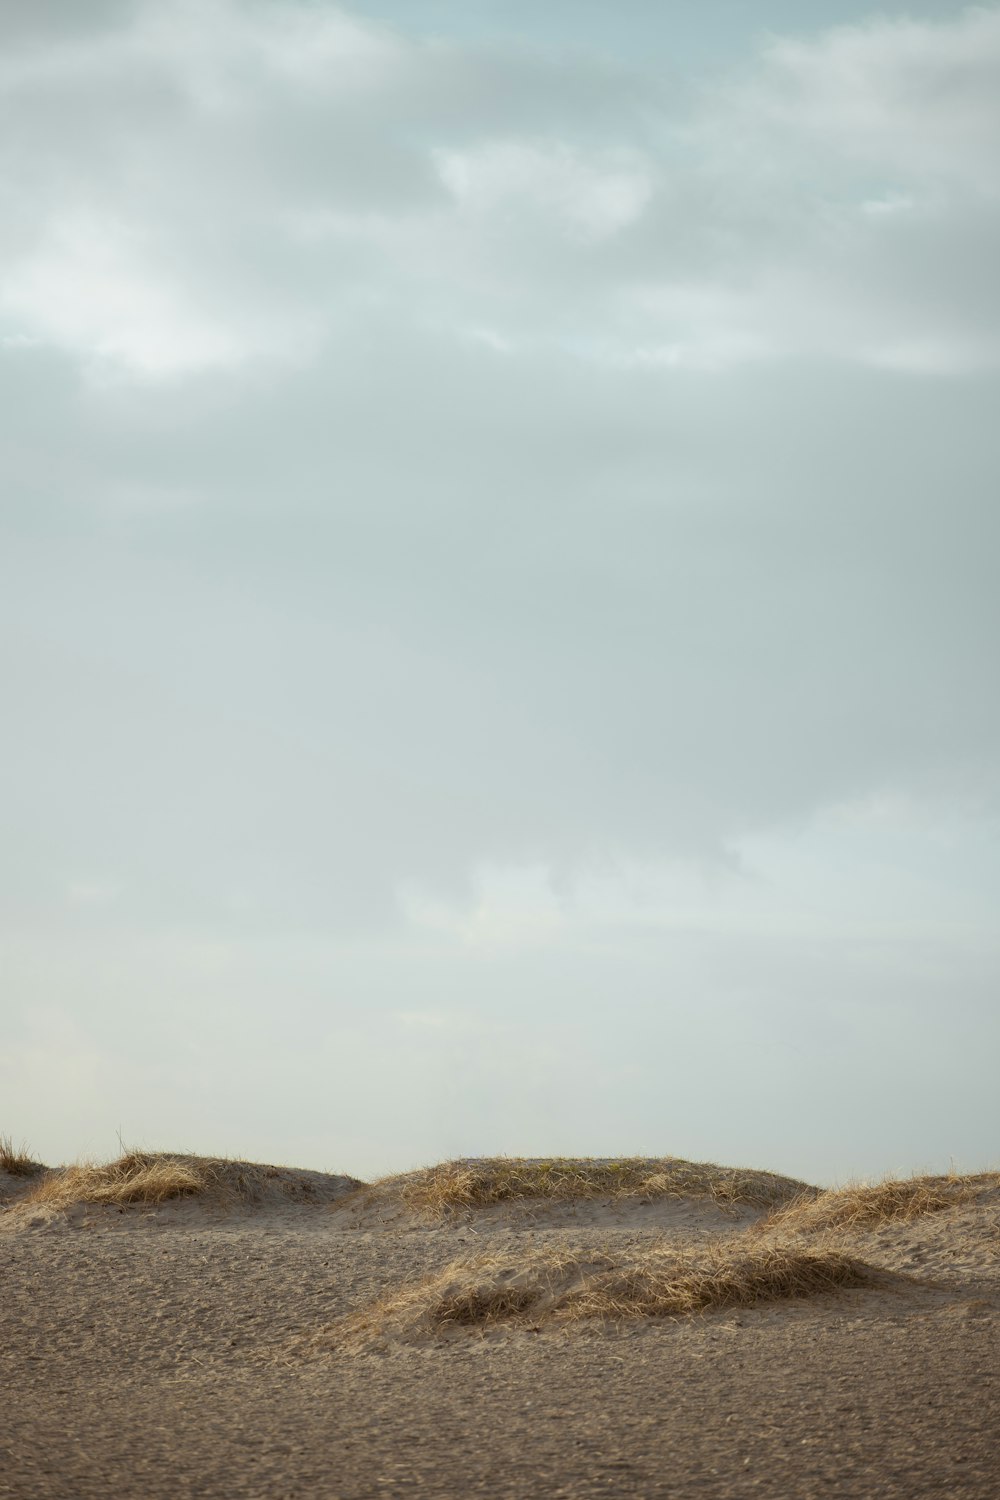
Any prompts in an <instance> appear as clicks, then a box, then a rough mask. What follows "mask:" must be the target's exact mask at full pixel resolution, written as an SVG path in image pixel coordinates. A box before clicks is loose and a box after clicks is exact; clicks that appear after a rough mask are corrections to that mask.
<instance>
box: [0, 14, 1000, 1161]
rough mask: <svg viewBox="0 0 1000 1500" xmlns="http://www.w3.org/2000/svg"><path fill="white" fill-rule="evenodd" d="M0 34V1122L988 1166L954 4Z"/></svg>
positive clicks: (992, 216) (973, 47) (988, 417)
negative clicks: (874, 10)
mask: <svg viewBox="0 0 1000 1500" xmlns="http://www.w3.org/2000/svg"><path fill="white" fill-rule="evenodd" d="M0 41H2V44H0V111H2V118H0V234H2V239H0V255H2V264H0V460H2V470H0V480H2V487H0V521H2V527H0V539H2V540H0V622H2V623H0V694H2V697H0V702H2V705H3V725H4V727H3V735H2V764H3V780H2V789H0V797H2V808H3V827H2V838H0V919H2V920H0V966H2V972H0V982H2V989H0V1011H2V1025H0V1101H2V1114H0V1131H9V1132H10V1133H11V1134H13V1135H14V1137H15V1139H17V1140H20V1138H21V1137H22V1136H23V1137H24V1138H26V1140H27V1141H28V1143H29V1145H30V1146H32V1147H33V1148H34V1150H35V1151H36V1152H37V1153H38V1154H40V1155H42V1156H43V1157H44V1158H46V1159H48V1160H65V1159H68V1158H71V1157H74V1156H76V1155H77V1154H79V1153H87V1152H91V1153H96V1154H98V1155H101V1156H108V1155H110V1154H113V1152H114V1151H115V1150H116V1149H117V1139H116V1132H117V1131H119V1130H120V1131H121V1133H122V1136H123V1138H124V1139H125V1140H126V1141H127V1142H129V1143H136V1144H140V1145H145V1146H148V1147H150V1148H153V1149H168V1148H178V1149H189V1150H195V1151H199V1152H225V1153H233V1154H241V1155H247V1156H250V1157H253V1158H256V1159H263V1160H282V1161H289V1162H293V1163H296V1164H298V1165H304V1166H314V1167H320V1168H328V1169H330V1170H337V1171H350V1172H355V1173H358V1174H361V1175H368V1174H374V1173H376V1172H380V1171H388V1170H392V1169H402V1168H405V1167H408V1166H413V1165H417V1164H419V1163H421V1162H426V1161H431V1160H437V1159H442V1158H444V1157H447V1156H451V1155H478V1154H494V1153H500V1152H512V1153H526V1154H543V1153H548V1152H562V1153H572V1154H617V1153H625V1152H628V1153H632V1152H640V1153H644V1154H661V1153H664V1154H677V1155H682V1156H690V1157H695V1158H698V1159H715V1160H719V1161H723V1162H727V1163H734V1164H737V1163H739V1164H747V1165H754V1166H760V1167H768V1168H773V1169H776V1170H783V1171H788V1172H793V1173H796V1174H799V1175H802V1176H805V1177H807V1178H810V1179H812V1180H814V1181H824V1182H825V1181H832V1180H835V1179H843V1178H846V1177H849V1176H851V1175H854V1174H859V1173H872V1172H881V1171H886V1170H909V1169H911V1168H923V1167H927V1168H932V1169H944V1168H947V1167H948V1165H949V1163H950V1162H952V1161H954V1162H955V1164H956V1165H958V1166H959V1167H961V1168H965V1169H974V1168H978V1167H982V1166H985V1165H987V1164H989V1163H993V1164H996V1163H997V1151H998V1127H1000V1106H998V1103H997V1097H998V1096H997V1090H996V1070H997V1062H998V1059H1000V985H998V981H1000V934H998V923H997V913H998V895H1000V880H998V876H1000V837H998V835H1000V818H998V813H1000V773H998V768H1000V757H998V750H1000V695H998V692H997V645H998V638H1000V621H998V598H1000V588H998V578H997V574H998V558H1000V524H998V480H1000V420H998V411H1000V405H998V397H1000V297H998V290H997V269H996V268H997V266H998V265H1000V7H998V6H996V5H987V6H980V7H972V8H964V7H962V6H960V5H954V4H947V3H932V0H923V3H911V4H909V5H908V6H907V9H906V12H905V13H904V12H903V11H902V10H900V11H896V10H895V9H894V8H893V6H892V4H891V3H890V4H889V5H887V6H886V7H885V8H884V9H882V10H881V11H879V12H878V13H877V14H876V13H869V12H868V9H867V7H866V6H865V5H864V4H862V3H858V0H841V3H838V0H829V3H816V4H813V5H810V6H809V7H803V6H802V5H801V4H800V3H798V0H741V3H736V0H678V3H677V4H671V5H669V6H668V5H657V4H654V3H652V0H615V3H614V4H612V3H610V0H572V3H570V0H548V3H546V4H544V5H539V4H538V3H537V0H531V3H529V0H384V3H380V0H363V3H358V4H355V5H354V6H339V5H334V4H330V3H327V0H266V3H265V0H90V3H88V4H86V5H81V4H79V3H78V0H35V3H33V4H31V5H24V4H23V3H21V0H0Z"/></svg>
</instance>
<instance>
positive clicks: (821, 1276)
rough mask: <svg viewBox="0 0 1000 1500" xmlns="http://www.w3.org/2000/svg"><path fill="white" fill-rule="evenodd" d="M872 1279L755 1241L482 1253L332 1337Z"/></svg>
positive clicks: (419, 1332)
mask: <svg viewBox="0 0 1000 1500" xmlns="http://www.w3.org/2000/svg"><path fill="white" fill-rule="evenodd" d="M877 1274H878V1273H877V1272H875V1271H874V1270H873V1269H872V1268H871V1267H869V1266H867V1265H865V1264H864V1263H863V1262H861V1261H859V1260H856V1259H854V1258H853V1257H852V1256H849V1255H845V1254H843V1253H842V1252H840V1251H838V1250H827V1249H816V1250H800V1249H794V1248H789V1247H787V1246H780V1245H779V1246H775V1245H761V1244H760V1243H759V1242H751V1241H749V1240H748V1239H747V1237H746V1236H745V1235H740V1236H737V1237H734V1238H732V1239H728V1240H726V1241H724V1242H723V1243H721V1244H717V1245H709V1246H705V1247H700V1248H699V1249H697V1250H678V1249H675V1248H671V1247H670V1246H669V1245H662V1246H656V1247H652V1248H650V1247H649V1246H645V1247H641V1248H639V1249H632V1250H624V1251H621V1252H618V1253H614V1254H606V1253H603V1252H598V1253H594V1254H592V1255H590V1256H588V1257H587V1258H586V1259H584V1258H583V1257H580V1256H578V1255H571V1254H565V1253H563V1254H560V1253H558V1252H553V1251H535V1252H533V1253H531V1254H529V1257H528V1258H527V1259H526V1260H524V1261H521V1262H520V1263H515V1264H512V1263H511V1261H510V1260H509V1258H504V1257H497V1256H492V1257H489V1256H484V1257H479V1258H476V1259H474V1260H467V1261H456V1262H455V1263H454V1264H452V1265H451V1266H449V1267H448V1268H447V1269H446V1270H445V1271H443V1272H441V1273H440V1274H439V1275H437V1276H433V1277H430V1278H428V1279H426V1280H424V1281H420V1282H417V1283H414V1284H411V1285H409V1286H405V1287H402V1288H400V1289H399V1290H398V1291H397V1292H395V1293H392V1294H390V1295H389V1296H387V1297H384V1298H382V1299H380V1300H379V1301H378V1302H375V1303H373V1304H372V1305H371V1306H369V1307H368V1308H363V1309H361V1310H360V1311H359V1312H356V1313H353V1314H351V1315H350V1316H349V1317H348V1318H346V1319H344V1320H343V1321H342V1323H341V1324H339V1325H336V1327H335V1329H334V1330H330V1331H332V1332H333V1333H334V1335H335V1337H336V1338H337V1341H338V1342H342V1343H344V1344H346V1345H347V1346H348V1347H353V1348H355V1349H362V1348H365V1347H368V1346H370V1345H371V1344H372V1343H377V1342H379V1341H380V1340H382V1339H384V1338H386V1337H392V1338H397V1339H401V1340H403V1341H404V1342H407V1341H413V1340H417V1341H419V1340H420V1339H422V1338H423V1339H425V1338H428V1337H430V1338H433V1337H435V1336H440V1335H441V1334H443V1333H446V1332H447V1331H448V1330H449V1329H455V1328H478V1329H481V1330H487V1329H489V1328H491V1327H495V1326H497V1325H513V1326H517V1325H527V1326H531V1327H534V1328H537V1327H538V1326H540V1324H541V1323H543V1322H546V1321H555V1322H560V1323H566V1322H573V1321H576V1320H578V1319H581V1318H597V1319H603V1320H605V1321H607V1320H611V1321H615V1322H619V1321H623V1320H625V1319H630V1318H651V1317H652V1318H659V1317H683V1316H689V1315H691V1314H693V1313H703V1312H708V1311H710V1310H714V1309H721V1308H733V1307H740V1308H745V1307H752V1306H755V1305H756V1304H758V1303H762V1302H773V1301H776V1300H780V1299H787V1298H796V1297H808V1296H816V1295H822V1294H825V1293H830V1292H835V1291H839V1290H841V1289H843V1288H846V1287H861V1286H866V1285H868V1284H870V1283H871V1282H872V1281H873V1280H874V1279H875V1277H876V1276H877ZM330 1331H328V1332H330Z"/></svg>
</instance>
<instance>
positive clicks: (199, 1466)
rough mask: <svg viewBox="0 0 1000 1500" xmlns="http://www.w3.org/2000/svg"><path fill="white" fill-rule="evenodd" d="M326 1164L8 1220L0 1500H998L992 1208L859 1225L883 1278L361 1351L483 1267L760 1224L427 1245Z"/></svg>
mask: <svg viewBox="0 0 1000 1500" xmlns="http://www.w3.org/2000/svg"><path fill="white" fill-rule="evenodd" d="M311 1175H312V1176H314V1177H315V1179H316V1180H315V1184H314V1188H313V1189H312V1190H310V1191H308V1192H305V1193H300V1194H298V1196H297V1197H296V1199H295V1200H294V1201H293V1200H291V1199H287V1200H285V1201H282V1200H281V1199H280V1198H278V1197H276V1198H275V1199H274V1200H273V1201H271V1200H268V1201H266V1202H264V1203H263V1204H261V1205H259V1206H258V1207H256V1208H255V1209H252V1210H241V1211H239V1212H232V1211H225V1210H223V1209H221V1208H219V1207H214V1208H213V1207H204V1206H202V1205H200V1204H199V1203H197V1202H196V1201H185V1202H179V1203H172V1204H165V1205H162V1206H161V1207H159V1208H157V1209H155V1210H150V1209H143V1208H131V1209H128V1210H126V1211H125V1212H122V1211H120V1210H119V1209H116V1208H106V1207H95V1206H93V1205H90V1206H87V1207H83V1208H76V1209H74V1210H73V1211H72V1212H71V1213H70V1214H69V1215H63V1214H53V1213H51V1212H44V1213H32V1214H26V1213H25V1212H24V1211H22V1210H19V1209H17V1208H16V1207H13V1208H11V1207H8V1208H7V1209H6V1211H4V1212H3V1213H0V1335H2V1338H0V1389H2V1403H0V1495H2V1496H4V1497H17V1500H29V1497H32V1500H33V1497H38V1500H41V1497H45V1500H53V1497H58V1500H89V1497H98V1496H101V1497H104V1496H112V1497H137V1500H138V1497H147V1496H148V1497H150V1500H158V1497H161V1496H162V1497H167V1496H170V1497H177V1496H189V1495H190V1496H206V1497H219V1500H244V1497H247V1500H249V1497H260V1500H265V1497H267V1500H283V1497H288V1500H291V1497H296V1500H300V1497H301V1500H307V1497H308V1500H313V1497H338V1496H341V1497H344V1500H347V1497H352V1500H353V1497H361V1496H385V1495H389V1496H391V1495H428V1496H456V1497H458V1496H465V1495H489V1496H549V1495H553V1496H559V1495H563V1496H576V1495H579V1496H596V1495H639V1496H646V1495H648V1496H659V1495H664V1496H666V1495H672V1496H689V1495H690V1496H705V1497H711V1496H719V1497H723V1496H744V1495H769V1496H795V1497H799V1496H859V1497H867V1496H883V1495H884V1496H900V1497H914V1496H916V1497H920V1496H970V1497H971V1496H977V1497H978V1496H982V1497H990V1500H995V1497H996V1496H997V1495H1000V1477H998V1476H1000V1204H998V1201H997V1193H996V1191H994V1192H992V1193H988V1194H985V1195H983V1196H982V1197H981V1198H980V1200H979V1201H978V1202H977V1203H975V1204H972V1205H969V1206H966V1207H957V1208H955V1209H952V1210H949V1211H947V1212H945V1213H939V1214H934V1215H929V1216H927V1217H925V1218H923V1219H920V1220H916V1221H913V1222H910V1223H902V1224H896V1225H892V1226H890V1227H888V1228H887V1229H885V1230H881V1231H878V1232H876V1233H869V1234H855V1235H850V1236H843V1235H841V1236H838V1237H837V1241H836V1242H837V1243H841V1244H843V1245H844V1246H845V1247H848V1248H850V1250H851V1251H852V1253H854V1254H856V1255H859V1256H861V1258H863V1259H865V1260H867V1261H869V1262H870V1263H872V1264H874V1265H878V1266H880V1267H885V1268H887V1269H888V1270H890V1271H892V1272H897V1273H900V1274H899V1275H898V1276H897V1277H896V1278H895V1280H892V1281H891V1282H889V1283H888V1284H886V1285H880V1286H876V1287H872V1288H865V1289H862V1290H852V1291H849V1292H843V1293H840V1294H838V1295H836V1296H824V1297H821V1298H814V1299H812V1300H808V1301H799V1302H791V1303H784V1304H771V1305H769V1306H763V1307H759V1308H756V1309H749V1310H746V1311H741V1312H739V1313H733V1312H720V1313H714V1314H709V1315H705V1316H701V1317H697V1318H687V1319H664V1320H657V1321H655V1322H649V1321H647V1322H633V1323H627V1324H625V1325H623V1326H621V1327H619V1328H614V1327H606V1326H603V1325H595V1324H589V1323H584V1324H577V1325H574V1326H573V1327H571V1328H569V1329H555V1330H547V1329H546V1330H543V1331H542V1332H540V1333H529V1332H526V1331H523V1330H518V1331H509V1330H503V1331H500V1332H496V1333H492V1334H490V1335H489V1336H487V1337H483V1336H482V1335H480V1334H478V1333H476V1332H465V1331H462V1332H461V1333H460V1334H459V1335H458V1336H453V1337H452V1338H451V1339H449V1340H447V1341H445V1342H425V1343H424V1344H422V1345H417V1346H407V1345H401V1344H399V1343H394V1342H392V1341H391V1340H386V1341H385V1342H384V1344H383V1346H382V1347H381V1348H379V1349H378V1350H377V1351H376V1352H369V1353H362V1354H352V1353H348V1352H346V1351H345V1350H344V1349H343V1348H339V1347H338V1345H337V1340H336V1332H335V1330H336V1320H337V1319H338V1318H339V1317H342V1316H343V1315H344V1314H346V1313H348V1312H350V1311H352V1310H354V1309H356V1308H357V1307H359V1306H361V1305H363V1304H364V1303H366V1302H368V1301H370V1300H371V1299H373V1298H375V1297H377V1296H379V1295H381V1294H383V1293H385V1292H387V1291H391V1290H392V1289H393V1288H394V1287H395V1286H397V1285H398V1284H399V1283H400V1282H401V1281H404V1280H408V1279H410V1278H412V1277H414V1276H417V1275H422V1274H427V1273H430V1272H434V1271H437V1270H439V1269H441V1268H443V1267H444V1266H445V1265H447V1264H448V1263H449V1262H451V1261H452V1260H454V1259H455V1257H456V1256H458V1255H464V1254H467V1253H468V1254H476V1253H481V1252H482V1251H484V1250H489V1251H491V1252H493V1251H499V1252H502V1253H503V1254H504V1255H506V1256H509V1257H510V1258H511V1260H512V1262H515V1261H516V1260H517V1257H518V1256H519V1255H520V1256H523V1255H524V1254H526V1253H527V1252H528V1251H530V1249H531V1248H532V1247H536V1248H537V1247H546V1246H551V1245H553V1244H557V1245H560V1246H566V1247H568V1248H571V1249H574V1250H584V1251H586V1250H587V1249H591V1250H593V1249H594V1248H595V1247H600V1248H604V1249H608V1248H611V1249H614V1248H616V1247H619V1246H622V1245H627V1244H633V1243H635V1242H637V1241H646V1240H649V1241H654V1240H655V1241H659V1240H660V1239H661V1238H662V1236H663V1235H669V1236H672V1237H676V1238H677V1240H678V1242H683V1243H685V1244H690V1243H697V1242H698V1240H699V1239H703V1238H706V1237H709V1236H711V1237H713V1238H714V1237H716V1236H718V1235H720V1234H732V1233H736V1232H739V1231H740V1229H741V1228H742V1227H743V1226H745V1223H746V1221H747V1219H748V1218H749V1217H752V1216H751V1215H748V1214H747V1213H743V1214H742V1215H737V1216H733V1215H727V1214H724V1213H723V1212H721V1211H720V1210H718V1209H716V1208H714V1207H712V1206H710V1205H705V1204H704V1203H698V1202H692V1201H683V1200H681V1201H676V1200H674V1201H668V1202H665V1203H661V1204H650V1205H645V1206H642V1205H636V1206H634V1207H632V1208H625V1209H623V1208H615V1209H609V1208H608V1207H607V1206H606V1205H601V1204H599V1203H598V1204H595V1203H583V1204H579V1205H559V1206H558V1207H557V1208H555V1209H553V1208H552V1207H551V1206H549V1207H545V1206H544V1205H538V1204H536V1205H533V1206H529V1207H528V1208H527V1209H522V1210H519V1211H517V1212H511V1211H510V1210H507V1211H506V1212H504V1211H501V1210H499V1209H497V1208H494V1209H491V1210H490V1211H488V1212H487V1213H476V1214H473V1215H471V1216H469V1217H467V1218H465V1219H458V1220H454V1221H451V1222H449V1223H447V1224H445V1225H442V1226H438V1227H428V1226H427V1225H426V1224H422V1223H421V1222H420V1221H419V1220H418V1219H416V1218H415V1217H414V1216H412V1215H406V1214H403V1213H402V1212H401V1211H400V1212H399V1213H398V1214H396V1213H386V1212H385V1211H384V1209H382V1210H380V1211H379V1212H378V1213H376V1214H373V1213H371V1212H370V1211H368V1210H366V1209H364V1208H363V1207H359V1203H358V1199H357V1198H354V1199H348V1200H347V1201H346V1202H345V1203H343V1204H340V1205H339V1206H338V1202H337V1200H338V1198H339V1196H340V1194H341V1193H342V1191H343V1189H344V1187H345V1186H346V1185H347V1183H346V1180H344V1179H333V1178H320V1177H319V1176H318V1175H317V1174H311ZM22 1186H23V1184H21V1183H19V1182H18V1181H16V1180H14V1179H6V1178H4V1179H3V1180H0V1195H4V1194H5V1195H6V1196H7V1200H8V1204H10V1203H11V1202H12V1201H13V1197H12V1195H14V1194H16V1193H17V1192H18V1191H19V1190H20V1189H21V1188H22ZM825 1242H826V1243H829V1242H830V1240H829V1237H828V1236H827V1237H826V1240H825ZM331 1325H332V1331H330V1330H331ZM322 1330H328V1332H327V1333H322V1334H321V1338H320V1341H319V1347H320V1352H319V1353H318V1354H317V1353H316V1341H315V1336H316V1335H317V1334H318V1333H321V1331H322ZM310 1340H312V1342H313V1349H312V1352H311V1353H310V1354H308V1355H307V1354H306V1353H304V1352H303V1350H304V1349H305V1348H306V1346H307V1345H308V1344H309V1342H310Z"/></svg>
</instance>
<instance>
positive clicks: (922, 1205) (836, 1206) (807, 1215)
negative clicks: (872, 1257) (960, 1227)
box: [757, 1172, 1000, 1230]
mask: <svg viewBox="0 0 1000 1500" xmlns="http://www.w3.org/2000/svg"><path fill="white" fill-rule="evenodd" d="M998 1186H1000V1173H998V1172H985V1173H980V1174H978V1175H976V1176H960V1175H959V1174H957V1173H953V1174H951V1175H949V1176H947V1177H910V1178H903V1179H901V1180H894V1179H886V1180H885V1181H884V1182H873V1183H864V1182H862V1183H852V1184H850V1185H848V1186H847V1187H843V1188H833V1189H831V1190H830V1191H829V1192H825V1193H820V1194H819V1195H818V1197H811V1198H797V1199H794V1200H793V1201H792V1202H791V1203H788V1204H786V1205H785V1206H784V1207H779V1208H777V1209H776V1210H775V1211H774V1212H773V1213H771V1214H770V1215H769V1216H768V1218H767V1219H765V1220H764V1221H763V1222H762V1223H761V1224H759V1225H758V1226H757V1227H758V1229H760V1230H770V1229H779V1228H780V1229H782V1230H789V1229H790V1230H830V1229H848V1230H849V1229H879V1228H881V1227H882V1226H883V1225H887V1224H892V1223H898V1222H900V1221H906V1220H909V1219H917V1218H921V1217H923V1216H924V1215H925V1214H934V1213H942V1212H944V1211H945V1210H947V1209H949V1208H955V1207H956V1206H958V1205H960V1204H963V1203H969V1202H971V1201H972V1200H973V1199H974V1198H976V1197H977V1196H978V1194H979V1192H980V1191H982V1190H983V1189H988V1188H996V1187H998Z"/></svg>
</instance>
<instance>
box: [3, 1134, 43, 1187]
mask: <svg viewBox="0 0 1000 1500" xmlns="http://www.w3.org/2000/svg"><path fill="white" fill-rule="evenodd" d="M44 1171H45V1168H44V1167H43V1166H42V1164H41V1163H40V1162H37V1161H33V1160H32V1158H31V1157H30V1156H29V1155H28V1152H27V1149H26V1147H25V1146H24V1145H23V1144H22V1145H21V1146H15V1145H14V1142H13V1139H12V1138H11V1137H10V1136H9V1135H0V1172H9V1173H10V1175H11V1177H37V1176H38V1174H39V1172H44Z"/></svg>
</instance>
